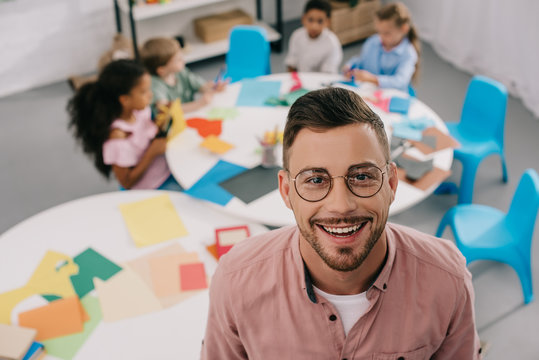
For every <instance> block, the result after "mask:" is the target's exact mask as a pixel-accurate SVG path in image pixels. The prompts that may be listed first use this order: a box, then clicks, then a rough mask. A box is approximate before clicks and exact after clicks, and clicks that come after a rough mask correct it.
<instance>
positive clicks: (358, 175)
mask: <svg viewBox="0 0 539 360" xmlns="http://www.w3.org/2000/svg"><path fill="white" fill-rule="evenodd" d="M387 165H388V163H386V166H387ZM335 178H343V179H344V182H345V183H346V186H347V187H348V189H349V190H350V191H351V192H352V194H354V195H355V196H357V197H360V198H369V197H371V196H374V195H376V194H377V193H378V192H379V191H380V189H381V188H382V184H383V182H384V172H383V171H382V170H381V169H380V168H379V167H378V166H376V165H370V164H369V165H358V166H354V167H352V168H351V169H350V170H349V171H348V173H347V174H346V175H340V176H331V175H330V174H329V173H328V172H327V171H326V170H325V169H307V170H303V171H302V172H300V173H299V174H297V175H296V177H295V178H294V179H292V181H293V182H294V186H295V187H296V192H297V193H298V195H299V196H300V197H301V198H302V199H303V200H305V201H309V202H316V201H320V200H323V199H324V198H325V197H326V196H328V194H329V192H330V191H331V189H332V188H333V179H335Z"/></svg>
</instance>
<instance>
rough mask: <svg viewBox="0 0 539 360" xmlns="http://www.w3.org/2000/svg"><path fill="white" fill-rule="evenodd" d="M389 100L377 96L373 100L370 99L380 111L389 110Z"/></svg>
mask: <svg viewBox="0 0 539 360" xmlns="http://www.w3.org/2000/svg"><path fill="white" fill-rule="evenodd" d="M389 101H390V99H389V98H387V99H381V98H379V99H377V100H375V101H372V104H373V105H374V106H376V107H377V108H379V109H380V110H382V111H385V112H389Z"/></svg>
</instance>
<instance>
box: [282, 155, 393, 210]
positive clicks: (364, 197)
mask: <svg viewBox="0 0 539 360" xmlns="http://www.w3.org/2000/svg"><path fill="white" fill-rule="evenodd" d="M387 165H389V161H388V162H386V163H385V165H384V166H386V167H387ZM361 167H374V168H376V169H378V171H380V173H381V174H382V180H381V181H380V186H379V187H378V189H377V190H376V191H375V192H374V193H373V194H372V195H369V196H361V195H358V194H356V193H355V192H354V191H353V190H352V188H351V187H350V184H349V183H348V179H349V177H348V175H335V176H331V175H330V174H329V172H327V171H326V170H323V171H324V172H326V173H327V174H328V175H329V187H328V191H327V193H326V195H324V196H323V197H322V198H320V199H318V200H309V199H306V198H304V197H303V196H302V195H301V193H300V192H299V191H298V187H297V183H296V179H297V178H298V176H299V175H301V174H302V173H304V172H305V171H309V170H319V169H307V170H303V171H301V172H299V173H297V174H296V176H295V177H294V178H293V179H290V180H292V181H293V182H294V189H295V190H296V193H297V194H298V195H299V197H300V198H302V199H303V200H305V201H308V202H319V201H322V200H324V199H325V198H326V197H327V196H328V195H329V193H330V192H331V190H332V189H333V179H336V178H343V179H344V183H345V184H346V187H347V188H348V190H350V192H351V193H352V194H354V195H355V196H357V197H358V198H362V199H368V198H370V197H373V196H374V195H376V194H378V193H379V192H380V189H381V188H382V185H383V184H384V174H386V172H385V171H382V169H380V168H379V167H378V166H376V165H365V166H357V168H361ZM286 171H287V172H288V175H289V176H290V171H288V170H286Z"/></svg>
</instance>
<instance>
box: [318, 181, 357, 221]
mask: <svg viewBox="0 0 539 360" xmlns="http://www.w3.org/2000/svg"><path fill="white" fill-rule="evenodd" d="M325 200H326V204H327V210H329V211H330V212H334V213H338V214H346V213H349V212H352V211H354V210H356V208H357V196H355V195H354V194H352V192H351V191H350V189H349V188H348V185H347V184H346V178H345V177H344V176H335V177H334V178H333V187H332V189H331V191H330V193H329V194H328V196H327V197H326V199H325Z"/></svg>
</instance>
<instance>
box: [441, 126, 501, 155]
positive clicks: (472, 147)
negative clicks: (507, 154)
mask: <svg viewBox="0 0 539 360" xmlns="http://www.w3.org/2000/svg"><path fill="white" fill-rule="evenodd" d="M447 128H448V129H449V133H450V134H451V136H453V137H454V138H455V139H456V140H457V141H458V142H459V143H460V147H458V148H456V149H455V150H454V154H455V157H457V158H460V157H462V156H473V157H475V158H478V159H482V158H484V157H486V156H487V155H490V154H499V153H501V152H502V149H501V148H500V146H499V145H498V143H497V142H496V141H495V140H493V139H483V140H482V141H480V142H478V141H477V138H474V139H470V138H469V137H467V136H466V135H463V134H461V133H460V131H459V129H458V127H457V124H455V123H447Z"/></svg>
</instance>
